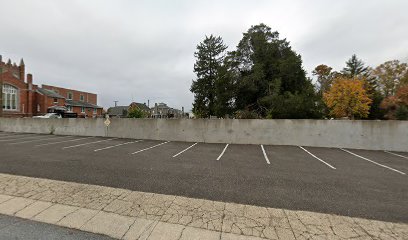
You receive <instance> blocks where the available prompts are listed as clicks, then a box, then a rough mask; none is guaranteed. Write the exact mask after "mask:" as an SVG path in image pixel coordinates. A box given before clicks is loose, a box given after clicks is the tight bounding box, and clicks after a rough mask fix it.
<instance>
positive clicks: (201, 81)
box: [190, 35, 227, 117]
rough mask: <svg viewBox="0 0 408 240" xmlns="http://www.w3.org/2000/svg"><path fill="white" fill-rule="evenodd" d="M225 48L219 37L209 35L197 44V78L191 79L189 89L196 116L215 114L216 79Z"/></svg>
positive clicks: (195, 69) (195, 66) (195, 67)
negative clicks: (192, 95)
mask: <svg viewBox="0 0 408 240" xmlns="http://www.w3.org/2000/svg"><path fill="white" fill-rule="evenodd" d="M226 49H227V46H226V45H225V44H224V43H223V40H222V38H221V37H215V36H213V35H211V36H209V37H208V36H206V37H205V39H204V41H203V42H201V43H199V44H198V46H197V51H196V52H195V53H194V56H195V58H196V62H195V64H194V72H195V74H196V75H197V79H196V80H193V83H192V85H191V89H190V91H191V92H193V93H194V103H193V112H194V114H195V115H196V116H198V117H209V116H211V115H214V114H215V104H216V103H215V101H216V90H215V87H216V80H217V78H219V70H220V67H222V63H223V61H224V58H225V50H226Z"/></svg>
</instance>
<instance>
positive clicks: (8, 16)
mask: <svg viewBox="0 0 408 240" xmlns="http://www.w3.org/2000/svg"><path fill="white" fill-rule="evenodd" d="M0 8H1V13H0V55H3V61H4V60H5V58H6V60H7V59H8V58H11V59H12V60H13V61H15V62H17V63H18V62H19V61H20V58H24V61H25V63H26V67H27V69H28V71H29V72H30V73H33V75H34V82H35V83H36V84H50V85H57V86H61V87H66V88H74V89H79V90H84V91H90V92H95V93H97V94H98V104H99V105H102V106H103V107H110V106H112V105H113V104H114V103H113V101H114V100H118V101H119V105H128V104H129V103H130V102H131V101H137V102H142V103H143V102H146V103H147V100H148V99H150V105H153V104H154V102H166V103H168V104H169V105H170V106H171V107H175V108H181V107H182V106H184V107H185V108H186V110H189V109H191V107H192V101H193V94H192V93H190V91H189V89H190V85H191V81H192V79H193V78H194V73H193V65H194V56H193V54H194V51H195V47H196V45H197V44H198V43H199V42H200V41H201V40H203V38H204V36H205V35H210V34H215V35H219V36H221V37H222V38H223V39H224V42H225V43H226V44H227V45H228V46H229V50H233V49H234V48H235V46H236V45H237V44H238V42H239V40H240V39H241V37H242V33H243V32H246V31H247V30H248V28H249V27H250V26H251V25H256V24H258V23H261V22H262V23H265V24H267V25H269V26H270V27H271V28H272V29H273V30H274V31H275V30H276V31H278V32H279V33H280V36H281V37H282V38H286V39H288V40H289V41H290V42H291V45H292V47H293V49H294V50H295V51H297V52H298V53H300V54H301V55H302V59H303V63H304V68H305V70H306V71H307V72H308V73H310V72H311V71H312V69H313V68H314V67H315V66H316V65H318V64H321V63H324V64H327V65H330V66H332V67H334V68H335V69H341V68H342V67H343V66H344V62H345V61H346V60H347V59H348V58H349V57H350V56H351V55H352V54H353V53H356V54H357V55H358V57H359V58H362V59H363V60H364V61H365V62H366V63H367V64H368V65H370V66H376V65H378V64H380V63H382V62H384V61H387V60H392V59H400V60H403V61H408V14H407V11H406V10H407V9H408V1H407V0H382V1H379V0H365V1H363V0H358V1H357V0H350V1H348V0H341V1H335V0H332V1H328V0H299V1H295V0H291V1H274V0H267V1H261V0H247V1H243V0H242V1H239V0H231V1H226V0H225V1H223V0H218V1H216V0H214V1H210V0H203V1H195V0H185V1H181V0H180V1H177V0H171V1H170V0H156V1H155V0H146V1H130V0H129V1H125V0H110V1H103V0H41V1H32V0H0Z"/></svg>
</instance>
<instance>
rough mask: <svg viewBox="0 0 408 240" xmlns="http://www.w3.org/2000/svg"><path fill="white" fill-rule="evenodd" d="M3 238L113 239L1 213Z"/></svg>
mask: <svg viewBox="0 0 408 240" xmlns="http://www.w3.org/2000/svg"><path fill="white" fill-rule="evenodd" d="M0 239H1V240H20V239H21V240H112V239H113V238H110V237H107V236H103V235H99V234H94V233H89V232H83V231H79V230H74V229H70V228H64V227H60V226H57V225H53V224H46V223H41V222H36V221H32V220H27V219H22V218H18V217H13V216H7V215H1V214H0Z"/></svg>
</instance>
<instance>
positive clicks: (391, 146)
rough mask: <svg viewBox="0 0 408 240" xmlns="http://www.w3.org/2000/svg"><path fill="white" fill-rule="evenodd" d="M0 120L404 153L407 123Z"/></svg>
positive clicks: (45, 127) (121, 133) (144, 135)
mask: <svg viewBox="0 0 408 240" xmlns="http://www.w3.org/2000/svg"><path fill="white" fill-rule="evenodd" d="M103 121H104V119H32V118H18V119H13V118H0V131H10V132H29V133H51V132H53V133H54V134H58V135H81V136H109V137H121V138H135V139H154V140H169V141H188V142H208V143H236V144H270V145H302V146H317V147H344V148H359V149H371V150H393V151H408V121H349V120H260V119H247V120H242V119H240V120H238V119H217V120H216V119H111V125H110V126H109V127H108V128H107V127H105V125H104V123H103Z"/></svg>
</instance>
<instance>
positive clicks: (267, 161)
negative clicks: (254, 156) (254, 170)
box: [261, 145, 271, 164]
mask: <svg viewBox="0 0 408 240" xmlns="http://www.w3.org/2000/svg"><path fill="white" fill-rule="evenodd" d="M261 148H262V152H263V155H264V157H265V160H266V163H267V164H271V162H269V158H268V156H267V155H266V152H265V149H264V146H263V145H261Z"/></svg>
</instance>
